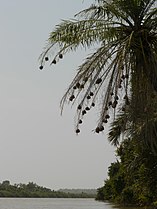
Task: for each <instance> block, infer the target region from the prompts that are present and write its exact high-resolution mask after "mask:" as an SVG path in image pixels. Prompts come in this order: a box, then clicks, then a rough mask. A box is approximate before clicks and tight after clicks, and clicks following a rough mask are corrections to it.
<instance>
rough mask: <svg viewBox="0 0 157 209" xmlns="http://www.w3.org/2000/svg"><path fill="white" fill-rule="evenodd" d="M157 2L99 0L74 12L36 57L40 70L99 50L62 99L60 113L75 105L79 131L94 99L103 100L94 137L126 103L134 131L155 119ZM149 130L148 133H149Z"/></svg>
mask: <svg viewBox="0 0 157 209" xmlns="http://www.w3.org/2000/svg"><path fill="white" fill-rule="evenodd" d="M155 3H156V0H106V1H104V0H97V1H95V3H94V4H93V5H91V7H89V8H88V9H85V10H83V11H81V12H79V13H78V14H76V16H75V19H74V20H68V21H62V22H61V24H59V25H57V26H56V28H55V29H54V31H52V32H51V34H50V36H49V39H48V45H47V46H46V48H45V50H44V52H43V53H42V54H41V57H40V61H41V66H40V69H43V66H44V64H45V61H48V60H50V64H56V63H57V62H58V61H59V59H61V58H63V56H64V55H65V54H66V53H67V52H69V51H75V50H77V49H78V48H79V47H83V48H91V47H93V46H97V49H96V50H95V52H94V53H92V54H91V55H89V56H88V57H87V58H86V60H85V62H84V63H83V64H81V65H80V67H79V68H78V69H77V73H76V76H75V77H74V79H73V81H72V82H71V84H70V85H69V88H68V90H67V91H66V93H65V95H64V96H63V98H62V100H61V108H62V109H63V106H64V104H65V103H66V102H68V101H71V102H74V103H76V101H77V102H78V106H77V115H78V120H77V124H76V132H77V133H79V131H80V129H79V125H80V123H82V118H83V117H84V115H85V114H86V113H87V112H88V110H89V109H90V108H92V107H93V106H95V104H96V103H97V102H98V101H101V102H100V106H99V107H100V111H99V112H100V115H99V121H98V124H97V128H96V129H95V131H96V132H97V133H98V132H100V131H103V130H104V124H105V123H107V122H108V119H109V117H110V115H111V114H112V113H115V112H118V111H124V112H125V109H126V108H127V107H128V105H130V107H129V109H130V114H131V117H132V122H133V124H134V126H136V127H137V126H139V124H141V121H142V123H143V121H144V123H145V124H147V122H148V121H150V120H152V118H153V117H154V116H153V115H154V108H152V103H153V101H154V98H156V94H157V8H156V6H155ZM95 44H96V45H95ZM56 49H58V50H57V51H56V55H55V56H54V57H52V55H51V54H52V51H53V50H56ZM152 94H153V95H155V96H152ZM100 98H101V99H100ZM148 110H150V112H149V111H148ZM144 112H145V113H147V114H144ZM148 112H149V114H148ZM146 127H147V125H146ZM147 131H148V133H149V129H148V130H147Z"/></svg>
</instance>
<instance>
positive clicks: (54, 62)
mask: <svg viewBox="0 0 157 209" xmlns="http://www.w3.org/2000/svg"><path fill="white" fill-rule="evenodd" d="M58 57H59V59H63V54H59V55H58ZM44 59H45V61H46V62H47V61H49V58H48V57H45V58H44ZM51 63H52V64H54V65H55V64H57V61H56V59H54V60H52V62H51ZM43 68H44V66H43V64H41V65H40V66H39V69H40V70H42V69H43Z"/></svg>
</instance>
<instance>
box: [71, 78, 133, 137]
mask: <svg viewBox="0 0 157 209" xmlns="http://www.w3.org/2000/svg"><path fill="white" fill-rule="evenodd" d="M121 78H122V79H121V82H120V85H119V88H121V87H122V82H123V80H124V79H128V78H129V76H128V75H122V77H121ZM87 80H88V78H84V81H85V82H86V81H87ZM101 82H102V79H101V78H98V79H97V80H96V82H95V84H97V85H98V84H100V83H101ZM83 88H84V84H80V83H77V84H76V85H75V86H74V87H73V89H74V90H76V89H83ZM93 96H94V93H93V92H92V91H91V92H89V94H88V95H87V97H86V99H87V103H89V101H90V99H91V100H92V102H91V103H90V105H88V106H86V107H85V108H83V105H81V104H79V105H78V106H77V109H78V111H80V116H81V117H80V118H81V119H79V120H78V125H77V129H76V130H75V132H76V133H77V134H79V133H80V132H81V131H80V129H79V125H80V124H82V123H83V121H82V118H83V116H84V115H86V114H87V112H88V111H89V110H90V109H91V108H92V107H95V103H94V102H93V99H92V97H93ZM111 97H112V98H111V100H110V101H109V102H108V104H107V106H106V107H105V109H106V112H108V110H109V108H113V109H115V108H116V107H117V105H118V100H119V97H118V95H114V93H113V92H112V93H111ZM74 99H75V95H74V94H72V95H71V96H70V97H69V101H70V102H72V101H73V100H74ZM123 99H124V100H125V105H129V104H130V102H129V98H128V96H127V95H125V96H124V98H123ZM121 110H122V111H125V110H126V108H125V106H123V107H122V108H121ZM109 118H110V115H109V114H106V115H105V117H104V119H103V120H102V123H101V124H102V125H100V126H98V127H96V129H95V132H96V133H100V132H102V131H104V125H103V124H106V123H108V120H109Z"/></svg>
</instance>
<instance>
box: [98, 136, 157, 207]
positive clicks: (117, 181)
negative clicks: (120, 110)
mask: <svg viewBox="0 0 157 209" xmlns="http://www.w3.org/2000/svg"><path fill="white" fill-rule="evenodd" d="M117 155H118V157H119V158H120V161H119V162H116V163H112V164H111V166H110V167H109V170H108V176H109V178H108V179H107V180H106V181H105V185H104V187H102V188H101V190H98V197H99V198H101V200H110V201H113V202H118V203H121V204H124V205H138V206H152V205H154V204H155V202H156V199H157V176H156V173H157V160H156V156H155V155H154V154H153V152H152V151H151V149H150V148H149V147H147V146H146V147H142V146H141V145H140V143H139V142H137V140H135V139H132V140H131V139H126V140H124V141H123V143H121V145H120V146H119V147H118V148H117ZM99 193H101V194H99Z"/></svg>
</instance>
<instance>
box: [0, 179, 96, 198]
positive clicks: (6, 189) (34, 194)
mask: <svg viewBox="0 0 157 209" xmlns="http://www.w3.org/2000/svg"><path fill="white" fill-rule="evenodd" d="M0 197H20V198H22V197H25V198H27V197H28V198H94V197H95V194H88V193H83V192H82V193H77V194H75V193H65V192H61V191H54V190H53V191H52V190H51V189H48V188H45V187H41V186H38V185H37V184H35V183H33V182H29V183H28V184H15V185H11V184H10V182H9V181H3V182H2V183H1V184H0Z"/></svg>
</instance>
